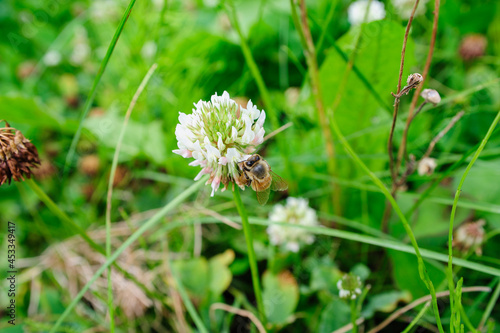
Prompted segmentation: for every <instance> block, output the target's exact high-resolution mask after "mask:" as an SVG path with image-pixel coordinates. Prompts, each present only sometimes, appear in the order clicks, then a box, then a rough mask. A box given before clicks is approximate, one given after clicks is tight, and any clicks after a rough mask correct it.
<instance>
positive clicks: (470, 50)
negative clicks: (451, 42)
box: [458, 34, 488, 60]
mask: <svg viewBox="0 0 500 333" xmlns="http://www.w3.org/2000/svg"><path fill="white" fill-rule="evenodd" d="M487 45H488V40H487V39H486V37H484V36H483V35H480V34H472V35H468V36H465V37H464V39H462V41H461V42H460V48H459V49H458V53H459V54H460V56H461V57H462V59H464V60H473V59H476V58H479V57H481V56H483V55H484V53H485V51H486V46H487Z"/></svg>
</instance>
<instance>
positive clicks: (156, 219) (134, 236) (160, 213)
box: [50, 175, 208, 333]
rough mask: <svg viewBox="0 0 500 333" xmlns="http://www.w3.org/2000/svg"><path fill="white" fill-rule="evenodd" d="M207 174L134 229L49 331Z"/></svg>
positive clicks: (192, 191)
mask: <svg viewBox="0 0 500 333" xmlns="http://www.w3.org/2000/svg"><path fill="white" fill-rule="evenodd" d="M207 179H208V175H205V176H204V177H202V178H201V179H200V180H198V181H197V182H195V183H194V184H193V185H191V186H190V187H189V188H187V189H186V190H184V191H183V192H182V193H181V194H179V195H178V196H177V197H176V198H175V199H173V200H172V201H170V202H169V203H168V204H167V205H165V206H164V207H163V208H162V209H160V210H159V211H158V212H157V213H156V214H155V215H154V216H153V217H152V218H150V219H149V220H147V221H146V222H145V223H144V224H143V225H141V227H140V228H139V229H137V231H135V232H134V233H133V234H132V235H131V236H130V237H129V238H127V239H126V240H125V241H124V242H123V243H122V245H121V246H120V247H119V248H118V249H116V251H115V252H113V254H112V255H111V257H109V258H108V259H107V260H106V262H105V263H104V264H103V265H102V266H101V267H99V269H98V270H97V272H95V273H94V275H93V276H92V277H91V278H90V280H89V282H87V284H86V285H85V286H84V287H83V288H82V289H81V290H80V292H79V293H78V294H77V295H76V297H75V298H74V299H73V300H72V301H71V303H70V304H69V305H68V307H67V308H66V309H65V310H64V312H63V313H62V315H61V316H60V317H59V318H58V319H57V321H56V323H55V324H54V326H52V329H51V330H50V332H51V333H55V332H57V329H58V328H59V326H60V325H61V324H62V322H63V321H64V319H65V318H66V317H67V316H68V315H69V314H70V312H71V311H72V310H73V309H74V308H75V306H76V304H77V303H78V302H79V301H80V299H81V298H82V297H83V295H85V293H86V292H87V290H89V288H90V286H91V285H92V284H93V283H94V282H95V281H96V280H97V278H98V277H99V276H100V275H101V274H102V273H103V272H104V271H105V270H106V269H107V268H108V267H109V266H110V265H111V264H112V263H113V262H114V261H115V260H116V259H117V258H118V257H119V256H120V254H122V253H123V251H125V250H126V249H127V248H128V247H129V246H130V245H131V244H132V243H133V242H135V241H136V240H137V239H138V238H139V237H140V236H141V235H142V234H143V233H144V232H146V231H147V230H149V229H151V228H152V227H154V226H155V225H156V224H158V223H159V222H161V221H162V218H163V217H164V216H165V215H167V214H168V213H169V212H170V211H171V210H172V209H174V208H175V207H177V206H178V205H179V204H180V203H182V202H183V201H184V200H186V199H187V198H188V197H189V196H190V195H191V194H193V193H194V192H196V191H197V190H199V189H200V188H201V187H202V186H203V185H204V184H205V182H206V181H207Z"/></svg>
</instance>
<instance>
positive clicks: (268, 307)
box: [262, 271, 299, 325]
mask: <svg viewBox="0 0 500 333" xmlns="http://www.w3.org/2000/svg"><path fill="white" fill-rule="evenodd" d="M262 286H263V293H262V298H263V300H264V309H265V311H266V316H267V320H268V321H269V323H272V324H277V325H282V324H285V323H286V322H287V320H288V319H289V317H290V316H291V315H292V314H293V312H294V311H295V308H296V307H297V303H298V302H299V287H298V285H297V281H296V280H295V277H294V276H293V275H292V273H290V272H289V271H283V272H281V273H279V274H277V275H275V274H272V273H271V272H270V271H266V272H265V273H264V274H263V276H262Z"/></svg>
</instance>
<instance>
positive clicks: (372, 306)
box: [363, 290, 412, 318]
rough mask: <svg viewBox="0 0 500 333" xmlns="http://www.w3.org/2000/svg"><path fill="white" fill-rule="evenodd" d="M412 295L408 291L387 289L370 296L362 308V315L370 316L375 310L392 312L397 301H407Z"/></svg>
mask: <svg viewBox="0 0 500 333" xmlns="http://www.w3.org/2000/svg"><path fill="white" fill-rule="evenodd" d="M411 300H412V295H411V293H410V292H409V291H396V290H393V291H388V292H385V293H381V294H378V295H374V296H372V297H370V301H369V302H368V304H367V305H366V307H365V308H364V309H363V317H365V318H371V317H372V316H373V314H374V313H375V311H382V312H386V313H389V312H393V311H394V310H395V309H396V307H397V305H398V303H399V302H401V301H402V302H405V303H409V302H410V301H411Z"/></svg>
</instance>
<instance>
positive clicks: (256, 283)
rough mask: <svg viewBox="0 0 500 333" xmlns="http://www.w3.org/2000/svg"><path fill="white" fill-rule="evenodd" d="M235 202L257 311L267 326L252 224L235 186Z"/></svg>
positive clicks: (238, 190)
mask: <svg viewBox="0 0 500 333" xmlns="http://www.w3.org/2000/svg"><path fill="white" fill-rule="evenodd" d="M233 196H234V202H235V204H236V208H237V209H238V213H239V214H240V217H241V224H242V225H243V233H244V234H245V242H246V243H247V250H248V261H249V262H250V271H251V273H252V284H253V291H254V293H255V300H256V302H257V309H258V311H259V319H260V321H261V322H262V324H264V325H265V324H266V322H267V321H266V313H265V312H264V302H263V301H262V294H261V291H260V280H259V270H258V268H257V260H256V258H255V251H254V249H253V237H252V229H251V227H250V223H249V222H248V214H247V211H246V209H245V206H243V202H242V201H241V196H240V189H239V187H238V186H235V189H234V191H233Z"/></svg>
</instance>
